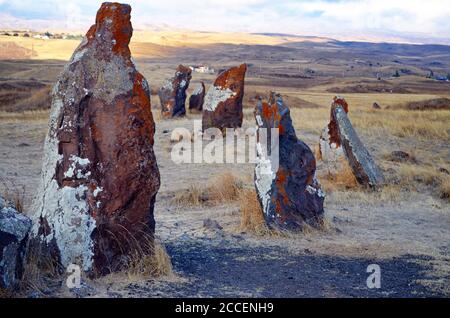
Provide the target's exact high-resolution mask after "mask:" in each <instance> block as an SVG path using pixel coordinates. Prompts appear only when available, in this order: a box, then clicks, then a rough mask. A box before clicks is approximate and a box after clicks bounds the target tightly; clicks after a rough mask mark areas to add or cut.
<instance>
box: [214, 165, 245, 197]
mask: <svg viewBox="0 0 450 318" xmlns="http://www.w3.org/2000/svg"><path fill="white" fill-rule="evenodd" d="M242 188H243V181H242V180H241V179H240V178H238V177H236V176H235V175H234V174H232V173H231V172H224V173H221V174H218V175H216V176H215V177H213V178H212V180H211V181H210V182H209V186H208V194H209V197H210V200H212V201H215V202H231V201H236V200H237V199H238V197H239V192H240V190H242Z"/></svg>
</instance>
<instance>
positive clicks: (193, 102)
mask: <svg viewBox="0 0 450 318" xmlns="http://www.w3.org/2000/svg"><path fill="white" fill-rule="evenodd" d="M205 95H206V88H205V83H203V82H201V83H200V84H199V85H198V86H197V88H196V89H195V90H194V92H193V93H192V95H191V97H190V98H189V110H190V111H199V112H201V111H202V110H203V102H204V101H205Z"/></svg>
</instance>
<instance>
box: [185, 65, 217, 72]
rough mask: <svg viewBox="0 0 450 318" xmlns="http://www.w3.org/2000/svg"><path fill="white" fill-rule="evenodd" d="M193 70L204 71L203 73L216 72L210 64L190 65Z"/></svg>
mask: <svg viewBox="0 0 450 318" xmlns="http://www.w3.org/2000/svg"><path fill="white" fill-rule="evenodd" d="M189 68H190V69H191V70H192V71H193V72H196V73H203V74H214V73H215V70H214V69H213V68H210V67H209V66H205V65H199V66H190V67H189Z"/></svg>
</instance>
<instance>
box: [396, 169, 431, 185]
mask: <svg viewBox="0 0 450 318" xmlns="http://www.w3.org/2000/svg"><path fill="white" fill-rule="evenodd" d="M397 174H398V177H399V178H400V182H399V186H401V187H404V188H409V187H410V186H411V185H413V184H414V183H423V184H425V185H431V186H435V185H437V184H439V183H440V174H439V172H438V171H437V170H436V169H435V168H434V167H432V166H417V165H409V164H401V165H400V167H399V169H398V172H397Z"/></svg>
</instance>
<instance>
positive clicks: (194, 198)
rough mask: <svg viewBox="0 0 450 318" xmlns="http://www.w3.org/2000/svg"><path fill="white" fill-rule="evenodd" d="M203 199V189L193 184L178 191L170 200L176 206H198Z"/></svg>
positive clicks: (204, 198) (204, 197)
mask: <svg viewBox="0 0 450 318" xmlns="http://www.w3.org/2000/svg"><path fill="white" fill-rule="evenodd" d="M205 200H206V196H205V190H204V189H203V188H202V187H200V186H199V185H196V184H193V185H190V186H189V188H187V189H185V190H183V191H181V192H178V193H177V194H176V195H175V197H173V198H172V200H171V202H172V204H174V205H177V206H198V205H201V204H202V203H203V202H204V201H205Z"/></svg>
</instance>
